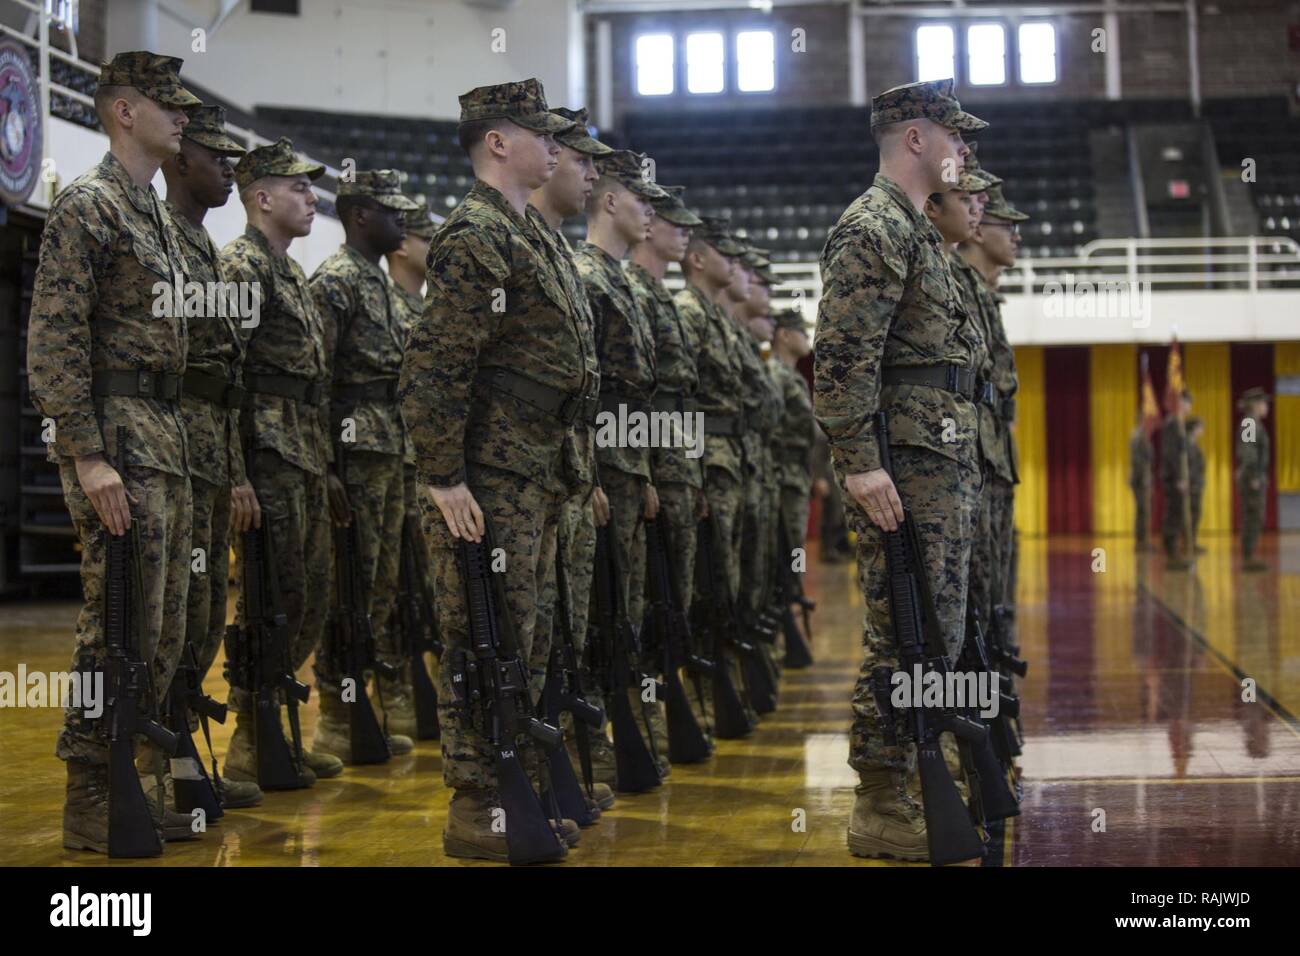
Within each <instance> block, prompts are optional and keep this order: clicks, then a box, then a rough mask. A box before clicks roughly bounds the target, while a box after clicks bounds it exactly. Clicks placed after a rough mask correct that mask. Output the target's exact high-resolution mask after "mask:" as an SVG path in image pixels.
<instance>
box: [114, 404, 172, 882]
mask: <svg viewBox="0 0 1300 956" xmlns="http://www.w3.org/2000/svg"><path fill="white" fill-rule="evenodd" d="M125 448H126V427H125V426H122V425H119V426H118V428H117V450H116V455H117V458H118V470H119V473H121V475H122V478H123V480H124V481H125V478H126V473H125V471H124V468H125V465H126V461H127V456H126V451H125ZM101 533H102V534H103V535H104V537H105V539H106V541H105V552H106V554H105V581H104V646H105V651H106V655H105V660H104V664H103V669H104V671H105V675H104V676H105V680H104V684H105V691H106V695H105V704H104V713H103V714H102V716H101V718H100V721H101V723H100V725H99V726H100V730H101V732H102V733H104V734H105V735H106V736H107V738H108V855H109V856H110V857H121V858H132V857H148V856H158V855H159V854H161V853H162V839H161V837H160V835H159V832H158V828H157V827H158V825H159V824H157V823H156V822H155V820H154V817H153V814H152V813H151V812H150V810H149V803H148V801H147V800H146V799H145V795H144V789H143V787H142V786H141V784H140V777H139V775H138V774H137V773H136V767H135V735H136V734H144V735H145V736H146V737H148V738H149V740H150V741H152V742H153V743H154V744H155V745H156V746H157V747H159V749H161V750H162V751H163V752H164V753H166V754H167V755H168V756H171V755H174V754H175V753H176V749H177V746H178V740H177V738H176V735H175V734H173V733H172V732H171V731H169V730H167V729H165V728H164V727H163V726H162V725H161V724H159V723H158V721H157V719H156V718H157V704H158V700H157V696H156V694H155V692H154V686H153V671H152V669H151V667H150V665H149V663H148V662H147V661H146V660H145V659H144V657H143V650H142V645H143V642H142V640H141V633H140V632H141V629H142V627H143V616H144V607H145V604H144V590H143V580H142V577H141V569H140V526H139V522H138V519H137V518H136V517H135V516H134V515H132V516H131V523H130V525H129V527H128V528H127V531H126V534H123V535H114V534H112V533H111V532H110V531H109V530H108V529H107V528H104V529H103V530H102V532H101ZM159 802H160V806H159V812H160V813H161V812H162V810H163V807H162V806H161V802H162V801H159Z"/></svg>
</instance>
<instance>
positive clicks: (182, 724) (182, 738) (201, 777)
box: [167, 641, 226, 820]
mask: <svg viewBox="0 0 1300 956" xmlns="http://www.w3.org/2000/svg"><path fill="white" fill-rule="evenodd" d="M167 703H168V707H167V713H168V723H170V725H171V730H172V732H173V733H175V734H176V737H177V749H176V757H175V760H174V762H173V764H172V783H173V787H174V790H175V795H176V810H177V811H178V812H179V813H189V812H191V811H192V810H194V809H195V808H196V807H197V808H199V809H201V810H202V811H203V813H204V815H205V816H206V818H207V819H208V820H216V819H219V818H220V817H221V816H223V815H224V812H223V811H222V809H221V797H220V794H219V793H218V789H217V786H216V785H215V784H214V783H213V781H218V782H219V781H220V779H221V778H220V777H219V776H218V775H217V760H216V758H215V757H213V759H212V776H211V777H209V776H208V774H207V771H206V770H205V769H204V767H203V761H202V760H201V759H200V757H199V751H198V748H197V747H195V745H194V738H193V736H192V735H191V734H190V722H189V715H190V714H191V713H193V714H197V715H198V718H199V721H200V723H201V725H202V727H203V736H204V737H205V738H207V741H208V751H209V752H211V750H212V737H211V735H210V734H209V732H208V720H209V719H212V720H215V721H216V722H217V723H219V724H224V723H225V722H226V705H225V704H222V703H220V702H219V701H216V700H213V699H212V698H211V697H209V696H208V695H207V694H205V693H203V687H202V685H201V679H200V677H199V666H198V655H197V654H196V653H195V650H194V645H193V644H190V643H189V642H188V641H187V642H186V644H185V647H184V649H183V650H182V651H181V662H180V664H179V665H178V666H177V668H176V676H175V677H174V678H173V679H172V686H171V691H170V692H169V693H168V695H167ZM181 768H183V773H182V772H178V771H180V770H181Z"/></svg>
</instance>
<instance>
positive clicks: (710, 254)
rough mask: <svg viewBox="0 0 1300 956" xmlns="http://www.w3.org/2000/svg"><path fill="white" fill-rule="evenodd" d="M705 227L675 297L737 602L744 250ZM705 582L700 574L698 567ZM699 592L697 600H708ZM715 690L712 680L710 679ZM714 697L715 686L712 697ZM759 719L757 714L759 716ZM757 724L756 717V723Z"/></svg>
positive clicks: (715, 223) (723, 575)
mask: <svg viewBox="0 0 1300 956" xmlns="http://www.w3.org/2000/svg"><path fill="white" fill-rule="evenodd" d="M700 219H701V220H702V225H700V226H699V227H698V228H696V229H695V230H693V231H692V233H691V244H690V246H689V247H688V250H687V253H686V258H685V259H684V260H683V261H682V271H683V272H684V273H685V275H686V288H684V289H682V290H681V291H680V292H678V293H677V295H675V296H674V297H673V303H674V305H676V306H677V314H678V315H679V316H680V317H681V320H682V325H683V326H684V327H685V328H686V329H687V330H688V334H689V335H691V337H692V338H693V339H694V341H695V343H696V352H695V363H696V370H697V372H698V374H699V382H700V384H699V388H698V390H697V391H696V410H697V411H698V412H701V413H702V414H703V415H704V457H703V459H702V461H703V464H704V497H705V501H706V502H707V505H708V510H709V517H710V520H711V521H712V523H713V525H714V527H715V533H716V535H717V539H718V540H717V546H716V547H715V548H714V560H716V561H719V562H724V563H725V567H723V568H719V569H717V571H716V574H717V577H718V580H720V581H725V582H726V586H727V589H728V590H729V591H730V592H731V595H732V596H733V598H736V599H737V600H738V599H739V596H740V593H741V592H740V563H741V550H742V539H741V531H742V514H743V512H742V505H743V497H742V495H743V487H744V485H743V481H744V472H743V450H742V446H741V441H742V439H743V437H744V435H745V431H746V422H745V407H744V403H743V399H742V393H741V389H742V382H743V378H744V374H745V372H744V369H745V366H744V359H743V357H742V350H743V349H744V348H746V345H745V343H744V342H742V341H741V340H740V336H739V333H738V331H737V329H736V324H735V323H734V322H733V321H732V320H731V318H730V317H729V316H728V315H727V313H726V312H725V311H723V309H722V306H721V305H719V304H718V300H720V299H721V298H722V297H723V296H725V295H726V288H727V286H729V285H730V284H731V275H732V272H733V270H735V269H739V268H741V266H740V263H739V260H740V257H741V256H742V255H743V254H744V247H743V246H742V245H741V244H740V243H739V242H737V241H736V240H735V239H734V238H732V236H731V234H730V233H729V232H728V230H727V226H728V220H727V219H726V218H724V217H721V216H701V217H700ZM696 574H697V580H698V575H699V569H696ZM701 599H702V596H701V595H700V594H698V593H697V594H696V595H695V596H694V598H693V600H695V601H698V600H701ZM727 664H728V666H729V667H730V668H731V672H732V682H733V683H734V684H735V685H736V687H737V688H739V687H742V686H743V681H742V680H741V676H740V664H739V661H737V660H736V658H735V656H734V655H733V654H731V653H729V652H728V654H727ZM704 683H705V685H709V681H708V680H707V679H706V680H705V681H704ZM704 697H705V699H706V700H712V688H711V686H708V690H707V691H706V693H705V695H704ZM751 716H752V715H751ZM751 723H752V720H751Z"/></svg>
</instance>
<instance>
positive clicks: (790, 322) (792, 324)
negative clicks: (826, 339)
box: [772, 309, 808, 332]
mask: <svg viewBox="0 0 1300 956" xmlns="http://www.w3.org/2000/svg"><path fill="white" fill-rule="evenodd" d="M772 321H773V323H774V324H775V325H776V327H777V328H778V329H790V330H791V331H794V332H807V331H808V323H807V322H806V321H804V317H803V310H801V309H782V310H781V311H780V312H777V313H776V314H774V315H773V316H772Z"/></svg>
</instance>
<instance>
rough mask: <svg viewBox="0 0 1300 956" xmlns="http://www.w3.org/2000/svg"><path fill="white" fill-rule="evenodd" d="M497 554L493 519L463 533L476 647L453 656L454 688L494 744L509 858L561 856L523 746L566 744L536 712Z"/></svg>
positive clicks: (461, 552)
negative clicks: (480, 534)
mask: <svg viewBox="0 0 1300 956" xmlns="http://www.w3.org/2000/svg"><path fill="white" fill-rule="evenodd" d="M485 523H487V522H486V518H485ZM491 553H492V529H491V526H490V524H489V525H488V527H487V533H486V535H485V536H484V539H483V540H482V541H481V542H474V541H469V540H465V539H462V540H461V541H459V542H458V543H457V559H458V562H459V564H460V570H461V576H462V578H463V581H464V585H465V599H466V607H467V608H468V611H469V642H470V647H469V650H468V652H466V651H459V652H458V653H456V654H453V655H452V660H451V664H452V674H451V686H452V691H453V694H454V696H455V704H456V706H458V707H460V708H462V709H463V710H465V711H466V713H467V715H468V716H469V718H470V720H471V721H474V720H475V718H477V723H478V725H479V728H480V730H481V731H482V732H483V734H484V735H485V736H486V737H487V738H488V741H489V743H490V745H491V748H492V753H493V763H494V765H495V768H496V776H497V789H498V792H499V793H500V795H501V806H502V809H503V810H504V811H505V825H506V847H507V851H508V855H509V860H510V862H511V863H542V862H547V861H550V860H559V859H563V858H564V856H565V854H566V853H567V852H568V850H567V848H566V847H565V845H564V841H563V840H561V839H560V837H559V836H558V835H557V834H556V832H555V829H554V828H553V827H552V825H551V822H550V819H548V817H547V812H546V810H545V809H544V808H543V804H542V800H541V799H540V798H539V797H538V795H537V792H536V791H535V790H533V785H532V783H531V782H530V781H529V779H528V774H527V772H526V771H525V769H524V765H523V761H522V760H521V759H520V753H519V748H520V747H525V746H540V747H542V748H544V750H546V751H552V750H555V749H556V748H558V747H559V746H560V743H561V736H560V730H559V728H558V727H556V726H553V725H551V724H547V723H545V722H544V721H542V720H540V719H539V718H538V717H536V716H535V715H534V713H533V702H532V694H531V691H530V689H529V675H528V667H527V665H526V664H525V662H524V661H522V660H521V659H520V657H519V642H518V638H517V636H516V633H515V624H514V618H513V616H512V615H511V613H510V605H509V604H508V603H507V602H506V598H505V587H504V584H503V582H502V581H501V580H500V578H501V576H500V575H498V574H494V573H493V572H492V571H491V565H490V555H491ZM552 813H553V818H556V819H557V820H558V816H559V808H558V807H553V810H552Z"/></svg>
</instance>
